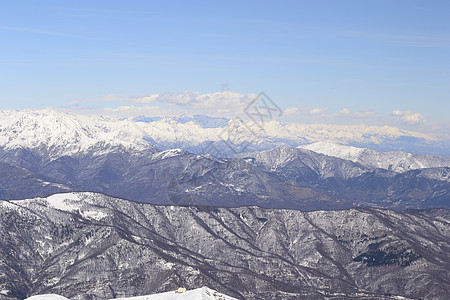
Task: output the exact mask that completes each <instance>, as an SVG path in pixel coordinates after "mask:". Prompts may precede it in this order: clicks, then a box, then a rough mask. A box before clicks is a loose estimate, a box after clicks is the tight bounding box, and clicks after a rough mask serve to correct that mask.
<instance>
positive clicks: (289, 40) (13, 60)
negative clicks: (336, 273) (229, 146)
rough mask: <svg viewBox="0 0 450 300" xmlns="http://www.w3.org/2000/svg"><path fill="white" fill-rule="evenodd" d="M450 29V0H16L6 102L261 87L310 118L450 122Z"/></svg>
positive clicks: (7, 11)
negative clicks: (449, 115) (449, 114)
mask: <svg viewBox="0 0 450 300" xmlns="http://www.w3.org/2000/svg"><path fill="white" fill-rule="evenodd" d="M449 31H450V2H449V1H413V0H408V1H381V0H377V1H226V2H225V1H111V0H108V1H80V0H77V1H46V0H42V1H9V0H6V1H2V9H1V10H0V41H1V42H0V43H1V44H0V45H1V47H0V108H2V109H4V108H10V109H22V108H33V109H38V108H44V107H56V108H63V107H67V106H68V105H69V104H72V107H73V108H74V109H75V108H77V107H78V108H80V107H81V106H83V107H84V108H89V107H91V108H104V107H113V108H117V107H119V106H122V107H124V106H128V107H130V106H140V105H141V106H142V105H148V104H149V103H144V102H145V101H130V99H135V98H136V97H141V96H145V95H153V94H168V93H169V94H171V95H172V96H173V95H175V96H176V95H178V93H183V92H186V91H189V92H191V93H193V94H195V95H203V94H213V93H216V92H220V91H223V90H230V91H232V92H233V93H235V95H239V94H242V95H249V94H250V95H253V94H257V93H258V92H260V91H262V90H263V91H265V92H266V93H267V94H268V95H270V96H271V98H272V99H273V100H274V101H275V102H277V103H278V104H279V106H280V107H283V108H289V110H288V112H289V113H290V114H291V118H292V119H296V118H298V121H299V122H301V121H302V120H301V118H302V116H303V117H305V116H308V117H309V118H311V117H314V118H315V119H314V120H315V121H324V122H326V121H327V120H328V121H327V122H337V123H338V122H349V121H348V120H350V119H351V118H350V117H352V118H354V119H358V118H359V119H358V120H356V121H354V122H385V121H386V122H388V121H387V120H388V119H389V120H391V121H390V122H397V121H398V122H400V121H404V122H403V123H404V124H403V125H405V126H407V125H408V126H416V127H417V126H425V125H427V126H431V125H433V126H434V125H435V124H438V123H439V124H443V123H445V124H448V122H449V117H448V113H449V111H450V105H449V103H450V99H449V98H450V84H449V83H450V32H449ZM133 97H134V98H133ZM175 98H176V97H175ZM244 98H245V97H244ZM247 98H248V97H247ZM171 99H174V96H173V97H172V98H171ZM220 99H222V98H220ZM220 99H219V100H217V101H222V100H220ZM106 100H108V101H106ZM173 101H176V100H173ZM173 101H172V102H167V101H163V100H161V101H160V102H151V103H150V104H151V105H152V107H153V108H154V107H161V108H168V107H169V108H170V106H172V107H173V106H176V104H174V102H173ZM74 104H77V105H78V106H75V105H74ZM197 104H198V103H197ZM180 107H181V109H186V110H189V109H188V108H187V106H186V105H185V106H180ZM180 107H178V108H180ZM210 108H211V107H210ZM343 109H344V110H343ZM345 109H346V110H345ZM393 111H396V112H397V113H393ZM358 113H359V114H358ZM417 114H420V116H419V115H417ZM288 115H289V114H288ZM339 116H340V117H341V118H340V119H339V118H338V117H339ZM411 116H415V117H411ZM343 117H345V118H343ZM374 119H376V120H377V121H373V120H374ZM395 120H397V121H395ZM416 121H417V122H416Z"/></svg>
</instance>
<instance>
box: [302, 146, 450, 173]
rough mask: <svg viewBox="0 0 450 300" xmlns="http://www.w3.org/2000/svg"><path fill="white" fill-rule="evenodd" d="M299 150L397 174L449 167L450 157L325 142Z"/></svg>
mask: <svg viewBox="0 0 450 300" xmlns="http://www.w3.org/2000/svg"><path fill="white" fill-rule="evenodd" d="M299 148H301V149H307V150H311V151H314V152H317V153H322V154H325V155H329V156H334V157H338V158H342V159H345V160H350V161H353V162H357V163H360V164H361V165H363V166H365V167H369V168H380V169H385V170H389V171H394V172H398V173H402V172H406V171H410V170H416V169H425V168H438V167H448V166H450V157H446V156H434V155H424V154H412V153H407V152H401V151H395V152H381V151H376V150H372V149H365V148H357V147H352V146H345V145H339V144H333V143H326V142H317V143H313V144H309V145H304V146H299Z"/></svg>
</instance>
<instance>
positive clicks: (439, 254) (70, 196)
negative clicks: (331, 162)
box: [0, 193, 450, 300]
mask: <svg viewBox="0 0 450 300" xmlns="http://www.w3.org/2000/svg"><path fill="white" fill-rule="evenodd" d="M0 232H1V234H0V241H1V242H0V245H1V247H0V258H1V259H0V290H1V291H2V293H1V294H0V299H2V300H3V299H24V298H26V297H28V296H31V295H36V294H59V295H63V296H65V297H67V298H70V299H74V300H76V299H110V298H119V297H124V296H127V297H131V296H137V295H145V294H153V293H159V292H165V291H173V290H175V289H177V288H178V287H179V286H185V287H186V288H188V289H195V288H197V287H199V286H213V287H214V289H215V290H218V291H219V292H221V293H224V294H227V295H230V296H233V297H236V298H238V299H350V298H351V299H405V298H400V296H401V297H407V298H406V299H409V298H412V299H418V298H420V299H447V297H448V295H449V294H450V273H449V270H450V260H449V253H450V244H449V240H450V215H449V210H447V209H432V210H411V211H409V212H402V213H400V212H394V211H390V210H382V209H374V208H354V209H348V210H328V211H323V210H321V211H314V212H301V211H298V210H280V209H263V208H258V207H254V206H248V207H241V208H217V207H206V206H190V207H180V206H155V205H150V204H142V203H135V202H130V201H128V200H123V199H118V198H112V197H109V196H106V195H103V194H96V193H66V194H57V195H53V196H50V197H47V198H34V199H27V200H16V201H3V202H0Z"/></svg>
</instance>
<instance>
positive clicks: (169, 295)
mask: <svg viewBox="0 0 450 300" xmlns="http://www.w3.org/2000/svg"><path fill="white" fill-rule="evenodd" d="M115 299H123V300H237V299H236V298H233V297H230V296H227V295H224V294H221V293H219V292H217V291H214V290H212V289H210V288H208V287H202V288H198V289H195V290H190V291H186V292H183V293H177V292H176V291H171V292H166V293H160V294H153V295H146V296H138V297H130V298H115ZM111 300H113V299H111Z"/></svg>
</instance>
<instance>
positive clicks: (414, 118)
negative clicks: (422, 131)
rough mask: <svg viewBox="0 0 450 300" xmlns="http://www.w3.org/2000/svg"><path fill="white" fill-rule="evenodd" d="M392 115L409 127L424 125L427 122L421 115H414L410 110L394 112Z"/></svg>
mask: <svg viewBox="0 0 450 300" xmlns="http://www.w3.org/2000/svg"><path fill="white" fill-rule="evenodd" d="M392 115H393V116H395V117H400V120H401V121H402V122H403V123H405V124H408V125H419V124H423V123H424V121H425V118H424V117H423V115H422V114H421V113H413V112H412V111H410V110H404V111H401V110H398V109H396V110H393V111H392Z"/></svg>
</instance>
